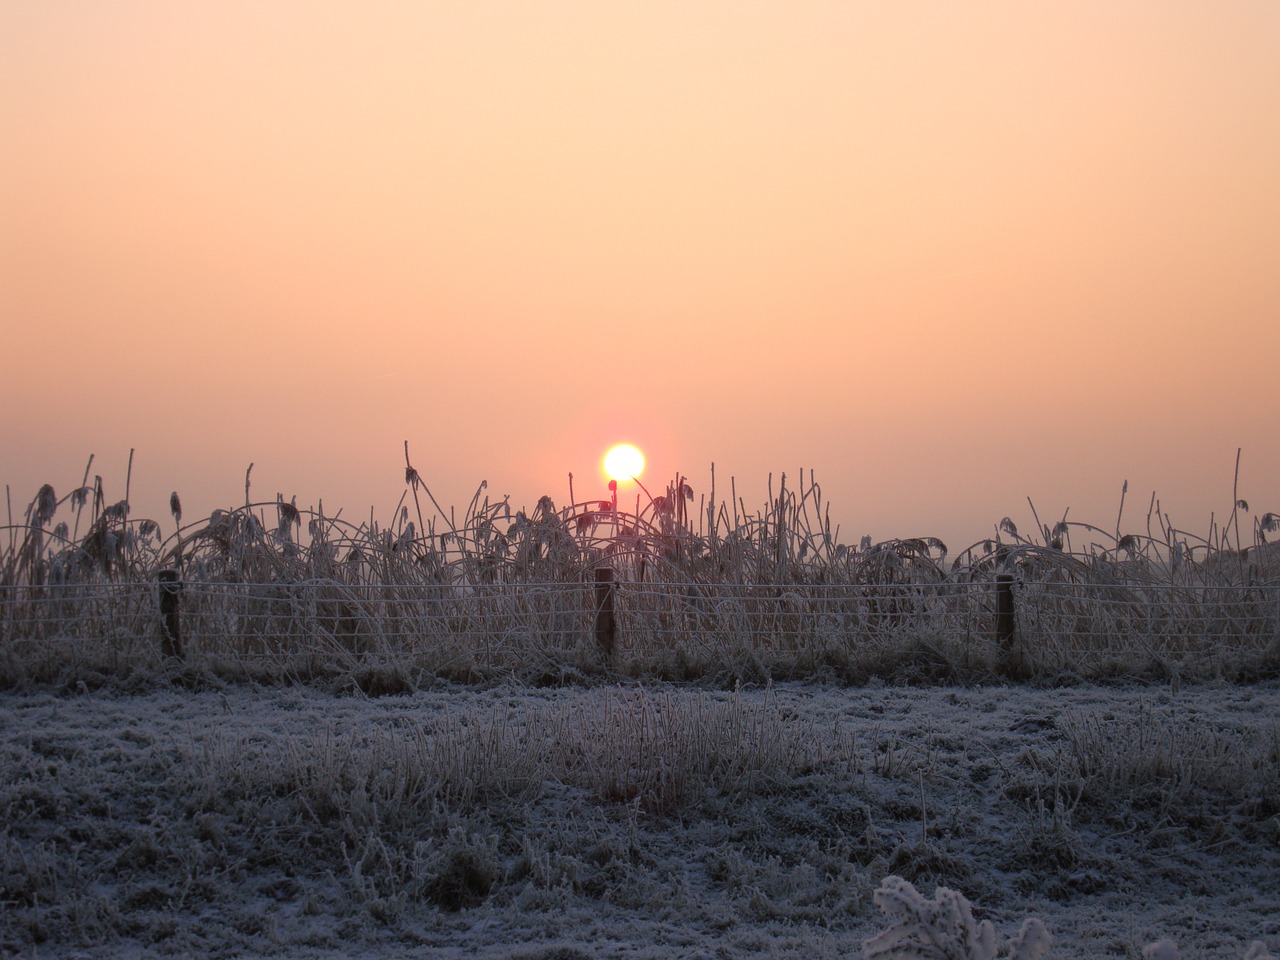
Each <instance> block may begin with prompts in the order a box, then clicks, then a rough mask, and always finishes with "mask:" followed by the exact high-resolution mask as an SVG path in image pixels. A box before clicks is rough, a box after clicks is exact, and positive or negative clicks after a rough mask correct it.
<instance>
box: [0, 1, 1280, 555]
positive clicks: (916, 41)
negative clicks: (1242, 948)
mask: <svg viewBox="0 0 1280 960" xmlns="http://www.w3.org/2000/svg"><path fill="white" fill-rule="evenodd" d="M1277 117H1280V4H1277V3H1275V2H1274V0H1224V2H1223V3H1186V2H1166V0H1159V2H1155V0H1153V2H1142V0H1140V2H1136V3H1132V4H1116V3H1114V2H1112V0H1070V2H1066V0H1062V2H1058V0H1051V2H1045V3H1031V4H1016V3H1008V2H998V3H986V2H982V3H976V4H961V3H954V2H950V0H945V2H944V0H921V2H910V3H889V4H885V3H870V2H863V0H839V2H836V0H803V2H799V3H782V2H761V3H753V4H741V3H730V2H724V0H709V2H707V3H696V4H690V3H685V2H667V0H658V2H654V3H644V4H617V3H595V2H586V0H551V2H549V3H546V4H541V3H540V4H520V3H511V4H499V5H492V4H472V3H453V4H436V3H419V2H409V0H388V2H385V3H380V4H376V5H373V6H371V7H366V6H365V5H361V4H351V3H338V2H332V0H311V2H305V3H304V2H302V0H279V2H272V3H268V4H261V3H252V2H245V0H234V2H227V3H155V2H148V0H113V2H110V3H69V2H66V0H9V2H6V3H4V4H0V143H3V144H4V148H3V150H0V325H2V327H3V333H2V335H0V483H4V484H6V485H9V486H10V488H11V499H12V502H13V511H14V514H15V517H16V520H15V522H19V521H20V520H21V509H22V507H23V506H24V505H25V504H26V503H28V502H29V501H30V499H31V497H33V496H34V495H35V493H36V491H37V490H38V489H39V488H40V486H41V484H44V483H51V484H53V486H54V487H55V488H56V489H57V491H58V493H59V495H60V496H62V495H64V494H65V492H66V491H69V490H70V489H72V488H73V487H75V486H77V485H78V484H80V482H81V479H82V477H83V476H84V471H85V464H86V462H87V460H88V458H89V455H90V454H93V455H95V459H94V461H93V464H92V467H91V470H90V474H89V481H90V482H92V479H93V476H94V475H96V474H100V475H101V476H102V477H103V480H104V484H105V485H106V488H107V497H108V499H109V500H114V499H117V498H120V497H123V496H124V493H125V486H126V482H128V483H129V487H130V497H131V500H132V501H133V515H134V516H143V517H146V516H150V517H165V516H167V506H166V505H167V503H168V497H169V494H170V492H171V491H173V490H177V491H178V492H179V493H180V494H181V496H182V500H183V503H184V505H185V506H186V512H187V515H188V516H189V517H191V518H195V517H198V516H201V515H204V516H207V515H208V512H209V511H210V510H211V509H213V508H215V507H228V506H231V505H235V504H237V503H243V502H244V499H245V493H244V485H245V473H246V470H247V468H248V466H249V464H251V463H252V464H254V469H253V473H252V484H253V487H252V491H251V496H252V497H253V498H254V499H261V500H265V501H268V502H274V501H275V498H276V495H277V494H281V495H282V496H283V498H284V499H285V500H286V501H289V500H290V499H291V498H292V497H294V496H296V497H297V501H298V503H299V504H300V505H308V506H315V505H317V504H318V503H319V502H320V501H321V500H323V502H324V505H325V507H326V510H329V511H333V510H338V509H343V510H345V511H347V514H348V515H351V516H358V517H366V518H367V516H368V515H369V513H370V508H371V507H372V508H373V512H374V513H375V514H376V515H377V516H378V517H379V518H382V519H384V520H385V519H386V518H387V517H388V516H389V515H390V514H391V513H392V512H393V511H394V510H395V509H396V505H397V503H399V502H400V497H401V495H402V494H403V493H404V482H403V477H404V462H403V461H404V457H403V455H402V446H403V444H404V442H405V441H406V440H408V441H409V443H410V445H411V448H412V450H413V451H414V453H415V464H416V465H417V466H418V467H419V469H420V470H421V472H422V475H423V478H424V480H425V481H426V482H427V483H429V484H430V488H431V491H432V494H433V495H434V497H435V498H436V500H438V501H439V502H440V504H441V505H442V508H443V509H445V510H446V511H447V510H448V509H449V507H451V506H457V507H458V508H459V509H462V508H464V507H465V506H466V504H467V503H468V502H469V501H470V499H471V497H472V496H473V494H474V492H475V490H476V487H477V485H478V484H479V483H480V482H481V481H487V482H488V487H487V492H488V494H490V495H493V496H496V497H499V498H500V497H502V496H506V495H509V496H510V498H511V501H512V504H513V506H516V507H519V506H526V507H532V505H533V504H536V503H537V502H538V499H539V498H540V497H541V496H542V495H544V494H545V495H550V496H552V497H553V498H554V499H555V500H556V501H557V502H562V501H563V500H564V499H565V498H566V496H567V495H568V489H567V487H568V481H567V478H568V475H569V474H570V473H573V474H576V475H577V476H578V477H580V478H581V477H591V478H592V479H593V480H594V479H595V478H596V477H597V476H598V475H599V457H600V451H601V450H603V449H605V448H606V447H607V446H608V445H609V444H611V443H613V442H615V441H616V439H617V438H618V437H619V436H630V437H632V438H644V442H645V444H646V445H647V446H649V447H650V450H649V453H650V463H649V465H648V470H649V476H650V477H652V478H655V483H654V484H651V487H653V488H654V489H657V488H658V487H659V486H661V483H662V482H665V481H667V480H669V479H670V478H672V477H674V476H676V475H677V474H679V475H682V476H685V477H688V479H689V483H690V485H691V486H692V487H693V488H694V489H697V490H698V491H700V492H701V491H704V490H709V489H710V488H711V485H712V484H711V468H712V464H714V465H715V473H716V478H717V482H718V484H719V489H720V491H721V492H722V493H723V494H724V495H725V496H728V495H729V494H728V491H729V489H730V488H729V480H730V478H736V487H735V488H734V494H735V495H736V497H738V498H739V499H740V500H741V501H742V502H743V503H745V505H746V506H747V508H748V509H754V508H755V507H757V506H759V505H760V504H762V503H763V502H764V501H765V500H766V499H767V497H768V495H769V494H768V491H769V478H770V476H771V475H772V476H773V478H774V485H775V487H776V485H777V480H778V478H779V476H780V475H781V474H782V473H784V472H785V473H787V474H788V475H789V477H791V478H794V477H795V476H797V475H798V473H799V471H800V470H801V469H805V470H806V471H807V470H813V471H815V473H816V477H817V479H818V481H819V482H820V483H821V484H822V487H823V492H824V494H825V497H826V500H827V502H829V504H830V505H831V510H832V522H833V525H834V524H838V525H839V527H840V535H841V537H842V539H851V540H853V541H854V542H857V540H858V538H859V537H861V536H862V535H863V534H868V535H870V536H871V537H872V538H873V539H875V540H877V541H878V540H882V539H887V538H891V537H914V536H926V535H927V536H937V537H940V538H942V539H943V540H945V541H946V542H947V543H948V544H950V545H951V546H952V548H953V549H956V548H957V547H958V546H963V545H968V544H971V543H973V542H975V541H976V540H978V539H979V538H981V537H984V536H988V535H991V534H992V532H993V531H994V529H995V528H996V525H997V524H999V522H1000V520H1001V518H1002V517H1004V516H1013V517H1014V519H1016V520H1017V521H1018V522H1019V523H1020V524H1022V525H1024V527H1025V526H1026V525H1028V524H1030V526H1031V527H1034V526H1035V524H1034V521H1033V519H1032V516H1031V507H1030V505H1029V504H1028V498H1030V499H1031V500H1032V501H1033V502H1034V505H1035V508H1036V510H1037V511H1039V513H1040V519H1041V520H1042V521H1043V522H1044V523H1046V524H1052V523H1054V522H1056V521H1058V520H1060V519H1061V518H1062V517H1063V515H1064V513H1065V512H1066V511H1067V510H1070V517H1071V518H1072V519H1080V520H1082V521H1089V522H1092V523H1095V524H1099V525H1102V526H1103V527H1104V528H1108V529H1109V528H1111V527H1113V526H1114V524H1115V515H1116V512H1117V507H1118V504H1119V498H1120V491H1121V487H1122V484H1123V483H1124V482H1125V481H1128V484H1129V491H1130V495H1129V500H1128V506H1127V508H1126V509H1127V511H1128V513H1127V514H1126V516H1125V517H1124V518H1123V521H1122V525H1123V526H1125V527H1129V526H1133V527H1135V528H1137V527H1141V528H1143V529H1145V523H1146V519H1145V518H1146V513H1147V510H1148V504H1149V498H1150V495H1151V494H1152V492H1156V493H1158V495H1159V497H1160V501H1161V509H1162V511H1163V512H1164V513H1168V514H1170V515H1171V518H1172V521H1173V522H1174V523H1176V524H1178V525H1179V526H1180V527H1183V528H1189V529H1193V530H1197V531H1201V532H1204V531H1205V529H1206V528H1207V527H1208V525H1209V521H1210V517H1211V516H1212V515H1214V514H1216V515H1217V516H1218V517H1219V518H1221V517H1222V516H1223V514H1224V513H1229V512H1230V509H1231V504H1232V501H1233V482H1234V477H1233V470H1234V464H1235V455H1236V451H1237V449H1238V448H1241V447H1243V450H1244V452H1243V457H1242V467H1241V475H1240V483H1239V491H1238V494H1239V496H1240V498H1242V499H1245V500H1247V501H1248V502H1249V503H1250V504H1251V505H1253V506H1254V507H1255V508H1257V509H1258V510H1259V511H1266V510H1280V496H1278V494H1277V491H1280V444H1276V443H1275V442H1274V441H1273V439H1272V438H1274V437H1275V435H1276V428H1277V414H1276V403H1275V399H1274V396H1273V394H1274V391H1275V358H1276V357H1277V356H1280V269H1277V267H1276V262H1277V251H1280V187H1278V186H1277V174H1276V171H1278V170H1280V123H1277V122H1276V118H1277ZM651 438H652V439H651ZM131 449H133V450H136V454H135V456H134V459H133V470H132V475H131V477H130V476H129V475H128V463H129V451H130V450H131ZM658 478H660V479H658ZM646 482H648V481H646ZM579 486H580V488H581V487H582V486H583V484H582V483H581V482H580V484H579ZM1245 520H1246V521H1248V520H1249V518H1245Z"/></svg>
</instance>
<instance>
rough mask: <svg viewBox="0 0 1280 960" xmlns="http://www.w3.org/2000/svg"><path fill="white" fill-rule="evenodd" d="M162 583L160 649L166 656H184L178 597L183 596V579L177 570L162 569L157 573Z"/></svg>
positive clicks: (157, 577)
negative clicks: (179, 576) (180, 578)
mask: <svg viewBox="0 0 1280 960" xmlns="http://www.w3.org/2000/svg"><path fill="white" fill-rule="evenodd" d="M156 579H157V580H158V581H159V583H160V651H161V652H162V653H163V654H164V655H165V656H166V657H177V658H179V659H181V658H182V616H181V613H180V611H179V604H178V598H179V597H181V596H182V581H181V580H179V579H178V571H177V570H161V571H160V572H159V573H157V574H156Z"/></svg>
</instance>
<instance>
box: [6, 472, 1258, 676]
mask: <svg viewBox="0 0 1280 960" xmlns="http://www.w3.org/2000/svg"><path fill="white" fill-rule="evenodd" d="M405 470H406V489H405V494H404V498H403V500H402V504H401V507H400V508H399V509H398V510H397V511H396V512H395V514H394V516H393V518H392V520H391V522H390V523H389V524H388V525H385V526H383V525H380V524H379V523H378V522H377V521H375V520H373V519H372V518H371V519H370V520H368V521H365V522H361V523H358V524H353V523H349V522H347V521H346V520H342V519H339V518H338V517H333V516H327V515H326V514H325V512H324V511H323V510H322V509H315V510H307V509H302V508H299V507H297V506H296V505H295V504H294V503H293V501H292V499H289V500H286V499H285V498H284V496H282V495H279V494H278V495H277V496H276V499H275V500H274V501H269V502H266V503H254V502H253V501H252V500H251V498H250V485H249V482H248V476H246V483H245V502H244V504H243V505H242V506H238V507H235V508H233V509H229V510H218V511H214V513H213V514H212V515H211V516H209V517H208V518H202V519H201V520H199V521H197V522H195V523H184V522H183V514H182V508H181V503H180V499H179V498H178V496H177V494H176V493H175V494H174V496H173V500H172V504H171V507H172V522H171V524H170V522H169V521H165V522H164V524H162V523H160V522H157V521H154V520H148V519H137V518H135V517H133V516H132V514H131V507H130V504H129V500H128V484H127V483H126V496H125V498H124V499H122V500H119V501H116V502H114V503H111V502H110V501H109V498H108V497H107V496H106V495H105V492H104V485H103V483H102V480H101V478H95V479H94V481H93V482H92V483H89V482H88V480H89V471H88V470H86V472H85V477H84V482H82V484H81V485H80V486H79V487H76V488H73V489H72V490H71V492H70V493H67V494H65V495H63V496H61V497H60V496H59V495H58V494H57V493H56V492H55V490H54V488H53V487H52V486H49V485H46V486H44V487H42V488H41V490H40V491H38V492H37V494H36V496H35V497H34V499H33V500H32V501H31V503H30V504H29V505H28V506H27V508H26V509H25V511H23V512H22V513H21V514H20V516H18V517H14V516H13V515H12V513H11V515H10V518H9V519H10V523H9V525H8V526H7V527H6V528H4V529H2V530H0V688H9V689H15V688H16V689H21V688H22V687H23V686H24V685H26V684H32V683H34V684H55V685H61V686H64V687H67V688H74V687H75V686H76V685H77V684H80V683H83V684H85V685H87V686H89V687H91V688H92V687H96V686H98V685H100V684H102V683H106V682H109V681H113V680H120V679H123V678H126V677H128V676H129V675H131V674H133V673H136V672H141V673H143V674H148V673H154V672H156V671H159V670H163V671H166V672H167V673H168V674H169V675H170V676H177V675H178V674H182V675H184V676H186V678H187V681H186V682H191V683H197V682H205V681H207V680H208V679H210V678H213V679H217V680H254V681H258V682H263V683H279V682H296V681H303V682H307V683H314V682H327V683H335V684H346V685H349V686H355V687H359V688H360V689H362V690H364V691H365V692H367V693H371V694H381V693H388V692H408V691H412V690H415V689H418V688H420V687H423V686H430V684H431V683H434V682H436V681H439V680H448V681H462V682H468V683H492V682H496V681H500V680H502V679H504V678H519V679H521V680H524V681H526V682H530V683H565V682H594V681H596V680H598V679H599V678H602V677H607V678H610V679H619V678H632V679H648V680H655V681H656V680H665V681H680V682H689V681H696V682H699V683H704V684H710V685H718V686H725V687H731V686H733V685H734V684H738V683H756V684H759V683H766V682H769V681H784V680H798V679H816V680H822V681H838V682H843V683H850V684H860V683H865V682H867V681H869V680H871V679H872V678H880V679H883V680H888V681H891V682H917V683H919V682H935V683H936V682H944V681H952V682H954V681H961V682H967V683H975V682H990V681H992V680H993V679H996V678H1001V677H1016V678H1039V679H1053V680H1055V681H1060V680H1063V679H1067V680H1070V681H1072V682H1075V681H1079V680H1100V679H1113V678H1126V677H1127V678H1144V679H1157V680H1162V681H1165V680H1167V681H1170V682H1175V683H1176V682H1181V681H1183V680H1206V679H1218V678H1225V679H1230V680H1233V681H1253V680H1258V679H1269V678H1275V677H1277V676H1280V553H1278V552H1277V546H1276V544H1274V543H1269V542H1268V541H1267V536H1268V535H1269V534H1273V533H1274V532H1275V531H1276V530H1277V529H1280V516H1277V514H1275V513H1262V514H1261V515H1255V514H1251V513H1250V512H1249V505H1248V503H1247V502H1246V501H1244V500H1240V499H1236V498H1233V502H1232V507H1231V510H1230V512H1229V513H1228V515H1227V520H1226V522H1225V523H1222V524H1219V523H1217V522H1215V521H1212V520H1211V521H1210V524H1209V530H1208V532H1207V533H1206V534H1205V535H1204V536H1201V537H1197V536H1193V535H1191V534H1189V533H1188V532H1187V531H1185V530H1183V529H1181V528H1179V527H1176V526H1175V525H1174V524H1173V523H1172V522H1171V521H1170V519H1169V518H1168V516H1167V515H1166V514H1165V513H1164V512H1163V511H1162V510H1161V509H1160V507H1159V503H1158V501H1156V500H1155V499H1154V498H1153V499H1152V502H1151V505H1150V507H1149V508H1148V511H1147V514H1146V516H1145V520H1141V519H1140V520H1139V521H1138V522H1137V524H1136V527H1135V528H1131V527H1128V526H1126V525H1125V523H1124V513H1123V509H1121V511H1120V515H1119V516H1118V517H1117V520H1116V523H1115V526H1114V528H1113V529H1107V530H1104V529H1103V528H1102V527H1099V526H1095V525H1091V524H1087V523H1082V522H1078V521H1067V520H1066V519H1065V517H1064V519H1063V520H1061V521H1059V522H1058V523H1056V524H1053V525H1052V526H1050V525H1049V524H1043V523H1041V522H1040V519H1039V517H1038V516H1036V515H1035V511H1034V508H1033V510H1032V514H1033V516H1034V518H1035V519H1034V527H1033V529H1032V530H1031V531H1030V532H1028V530H1026V529H1022V530H1020V529H1019V528H1018V526H1017V525H1016V524H1015V523H1014V522H1013V521H1012V520H1011V519H1009V518H1007V517H1006V518H1004V519H1003V520H1002V521H1001V522H1000V523H999V524H998V526H997V528H996V534H995V536H994V537H993V538H991V539H987V540H983V541H981V542H980V543H978V544H974V545H972V546H970V547H968V548H966V549H964V550H962V551H960V552H959V553H957V554H955V555H954V556H953V555H951V554H950V553H949V552H948V549H947V546H946V545H945V544H943V543H941V542H940V541H938V540H937V539H936V538H933V537H927V536H926V537H915V538H908V539H897V540H890V541H886V542H883V543H871V542H869V541H867V540H865V539H864V540H863V541H862V542H860V543H858V544H856V545H852V544H845V543H842V542H841V541H840V538H839V531H838V530H835V529H833V528H832V526H831V523H830V519H829V511H828V508H827V505H826V503H825V501H824V499H823V496H822V491H821V488H820V487H819V486H818V484H817V483H816V481H815V480H814V479H813V477H812V474H810V476H809V477H808V478H807V479H805V478H804V477H803V475H802V476H801V482H800V483H799V485H798V486H797V485H796V484H795V483H794V482H790V483H789V482H788V480H787V478H786V477H785V476H784V477H782V478H780V480H779V483H778V484H777V485H776V488H775V487H774V484H772V482H771V484H770V487H771V490H770V499H769V501H768V502H767V503H766V504H765V505H764V506H763V507H762V508H760V509H759V510H757V511H756V512H755V513H750V512H748V511H747V509H746V507H745V504H743V503H742V501H741V500H740V498H738V497H737V496H736V494H735V493H734V492H733V485H732V481H731V482H730V484H729V491H728V496H726V495H725V491H724V490H717V489H716V487H715V485H714V481H713V486H712V488H711V489H710V490H709V491H706V492H704V493H701V494H699V495H697V496H696V497H695V494H694V492H693V490H692V489H691V488H690V486H689V485H688V483H687V482H686V481H685V480H684V479H683V478H679V477H677V478H676V479H675V480H674V481H673V482H672V483H671V484H670V485H669V486H668V487H667V489H666V491H665V493H662V494H661V495H659V496H655V497H654V498H653V499H652V500H649V501H648V502H645V503H636V504H634V505H632V506H628V505H625V504H619V503H614V502H612V501H601V500H587V501H579V500H576V499H574V495H573V488H572V483H570V502H569V504H568V505H567V506H564V507H557V506H556V505H555V504H554V503H553V502H552V500H551V498H550V497H543V498H541V499H540V500H539V502H538V504H537V506H536V508H535V509H533V510H531V511H527V512H526V511H524V510H516V509H513V508H512V506H511V504H509V503H508V502H507V501H506V500H505V499H504V500H501V501H498V502H491V501H490V500H489V499H488V498H487V496H486V495H485V494H484V487H483V485H482V487H481V489H480V490H478V491H477V493H476V496H475V497H474V498H473V499H472V501H471V503H470V504H468V506H467V508H466V510H465V511H463V512H462V513H461V515H460V516H459V515H457V514H455V511H453V510H452V509H450V510H447V511H446V510H444V509H442V508H441V507H440V506H439V505H438V504H436V503H435V500H434V498H433V497H432V496H431V494H430V491H429V490H428V489H427V487H426V485H425V484H424V483H423V482H422V480H421V478H420V476H419V475H418V473H417V471H416V470H415V469H414V468H413V466H412V465H411V463H410V461H409V459H408V456H407V451H406V467H405ZM713 476H714V474H713ZM170 527H171V532H168V531H170ZM1126 531H1128V532H1126ZM600 571H604V572H606V573H607V574H610V575H612V576H613V578H614V583H615V584H616V597H615V598H614V609H615V613H616V626H617V631H616V636H613V637H611V638H608V639H602V637H603V636H604V635H603V634H600V633H597V632H596V630H595V622H594V618H595V614H596V610H597V595H596V593H595V576H596V574H597V573H598V572H600ZM161 574H164V575H166V576H172V577H174V578H176V580H177V581H178V587H180V588H181V590H182V592H181V594H180V607H181V617H180V619H181V631H180V632H181V643H180V646H179V648H178V649H177V651H176V652H180V653H181V654H182V656H183V658H184V660H185V662H182V663H179V662H178V661H177V659H176V658H173V657H171V656H169V654H171V653H173V652H175V651H174V650H169V649H168V647H169V644H168V643H167V642H166V637H165V635H164V629H165V628H164V627H163V626H162V621H161V617H160V614H159V610H158V607H159V601H160V598H161V596H162V589H161V586H160V584H159V582H158V578H159V577H160V575H161ZM999 577H1011V578H1013V583H1014V585H1015V586H1014V589H1015V590H1016V617H1015V619H1016V627H1017V629H1016V638H1017V639H1016V643H1012V644H1010V643H1009V642H1008V641H1007V638H1006V639H1002V637H1006V635H1005V634H1002V633H1001V628H1000V626H999V617H998V611H997V607H998V603H997V599H996V595H995V581H996V579H997V578H999Z"/></svg>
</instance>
